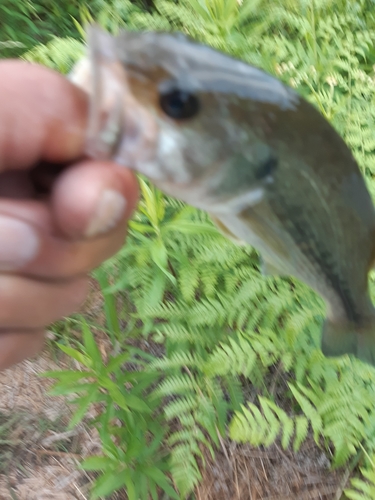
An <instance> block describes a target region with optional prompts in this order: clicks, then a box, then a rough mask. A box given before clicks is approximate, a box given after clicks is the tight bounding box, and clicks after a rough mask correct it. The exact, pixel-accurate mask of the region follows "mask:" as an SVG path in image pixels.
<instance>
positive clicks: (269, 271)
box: [260, 257, 288, 276]
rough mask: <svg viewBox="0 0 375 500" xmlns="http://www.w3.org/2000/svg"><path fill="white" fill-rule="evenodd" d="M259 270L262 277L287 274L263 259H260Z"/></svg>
mask: <svg viewBox="0 0 375 500" xmlns="http://www.w3.org/2000/svg"><path fill="white" fill-rule="evenodd" d="M260 269H261V271H262V274H263V276H286V275H287V274H288V273H286V272H285V271H283V270H282V269H280V268H279V267H277V266H275V264H272V263H271V262H269V261H267V260H265V259H264V257H260Z"/></svg>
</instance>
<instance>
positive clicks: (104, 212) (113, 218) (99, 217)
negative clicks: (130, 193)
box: [85, 189, 126, 237]
mask: <svg viewBox="0 0 375 500" xmlns="http://www.w3.org/2000/svg"><path fill="white" fill-rule="evenodd" d="M125 210H126V199H125V198H124V197H123V196H122V194H120V193H119V192H118V191H114V190H113V189H106V190H105V191H104V192H103V193H102V195H101V197H100V200H99V204H98V206H97V208H96V212H95V214H94V216H93V218H92V219H91V221H90V223H89V225H88V226H87V229H86V232H85V235H86V236H88V237H92V236H98V235H99V234H103V233H106V232H107V231H109V230H110V229H112V228H114V227H115V225H116V224H117V222H118V221H119V220H120V219H121V217H122V216H123V215H124V212H125Z"/></svg>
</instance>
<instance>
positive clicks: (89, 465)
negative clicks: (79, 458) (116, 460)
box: [79, 456, 113, 471]
mask: <svg viewBox="0 0 375 500" xmlns="http://www.w3.org/2000/svg"><path fill="white" fill-rule="evenodd" d="M112 463H113V462H112V460H111V459H109V458H108V457H104V456H95V457H94V456H93V457H88V458H85V460H84V461H83V462H81V464H80V466H79V467H80V468H81V469H83V470H90V471H91V470H105V469H107V468H108V466H109V465H112Z"/></svg>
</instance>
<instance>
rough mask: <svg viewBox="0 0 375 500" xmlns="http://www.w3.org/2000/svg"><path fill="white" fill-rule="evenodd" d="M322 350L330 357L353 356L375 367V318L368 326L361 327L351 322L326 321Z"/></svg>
mask: <svg viewBox="0 0 375 500" xmlns="http://www.w3.org/2000/svg"><path fill="white" fill-rule="evenodd" d="M321 349H322V352H323V354H324V355H325V356H328V357H337V356H342V355H344V354H353V355H354V356H355V357H356V358H358V359H360V360H361V361H364V362H366V363H369V364H370V365H372V366H375V316H374V317H373V319H372V320H370V321H368V322H367V323H366V326H360V327H358V326H357V325H355V324H353V323H351V322H347V323H335V322H332V321H330V320H326V322H325V324H324V327H323V335H322V343H321Z"/></svg>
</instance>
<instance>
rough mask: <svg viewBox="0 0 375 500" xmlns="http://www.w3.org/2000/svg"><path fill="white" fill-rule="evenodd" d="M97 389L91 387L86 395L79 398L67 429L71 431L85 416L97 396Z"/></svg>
mask: <svg viewBox="0 0 375 500" xmlns="http://www.w3.org/2000/svg"><path fill="white" fill-rule="evenodd" d="M97 392H98V390H97V387H96V386H95V385H93V386H92V388H91V390H89V392H88V394H87V395H86V396H84V397H82V398H81V400H80V402H79V405H78V408H77V410H76V411H75V412H74V414H73V416H72V418H71V419H70V422H69V425H68V429H73V427H75V426H76V425H77V424H78V423H79V422H80V421H81V420H82V419H83V417H84V416H85V413H86V411H87V409H88V407H89V406H90V404H91V403H92V402H94V400H95V398H96V396H97Z"/></svg>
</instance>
